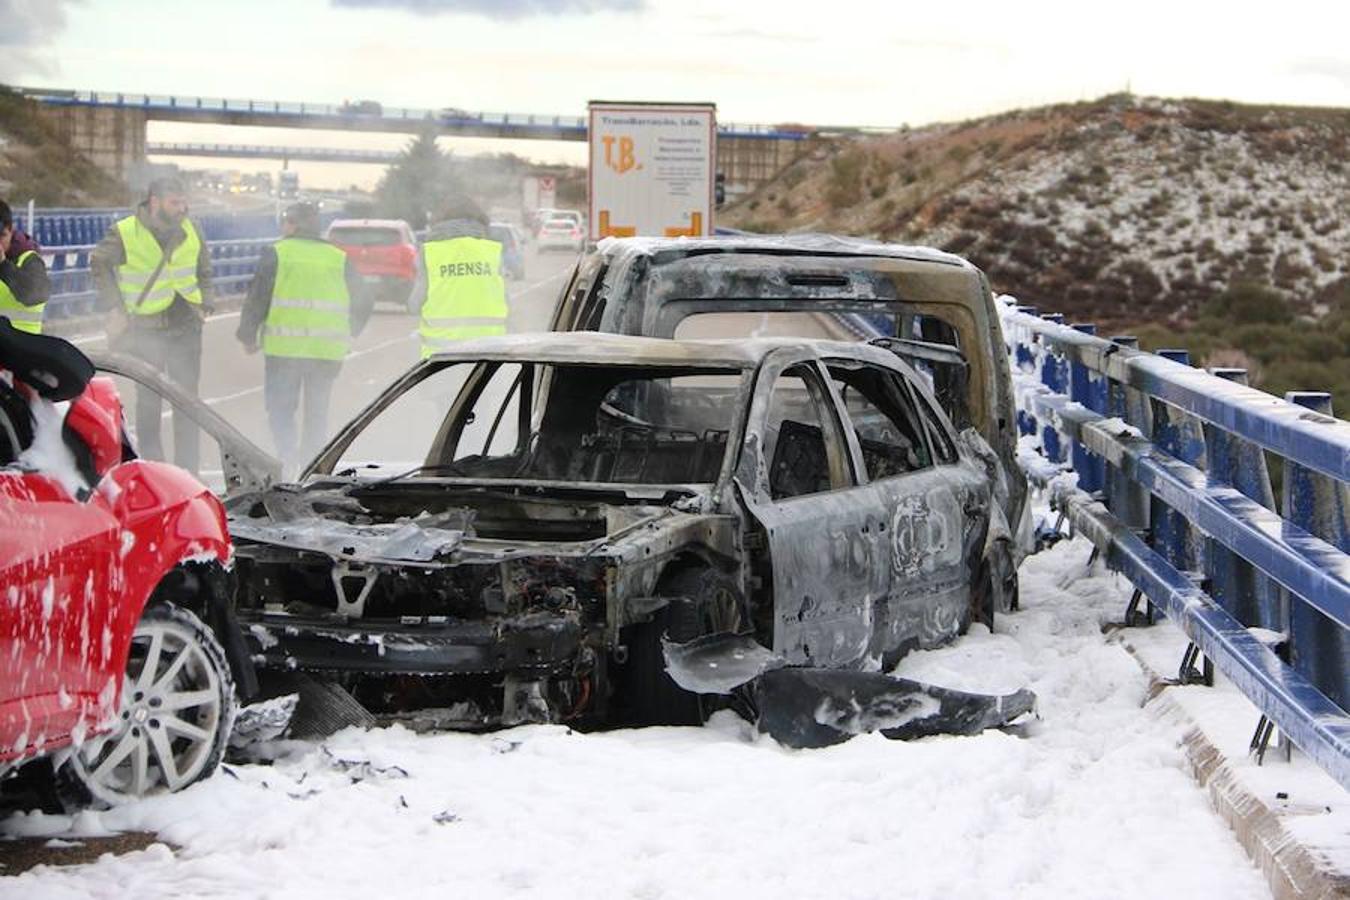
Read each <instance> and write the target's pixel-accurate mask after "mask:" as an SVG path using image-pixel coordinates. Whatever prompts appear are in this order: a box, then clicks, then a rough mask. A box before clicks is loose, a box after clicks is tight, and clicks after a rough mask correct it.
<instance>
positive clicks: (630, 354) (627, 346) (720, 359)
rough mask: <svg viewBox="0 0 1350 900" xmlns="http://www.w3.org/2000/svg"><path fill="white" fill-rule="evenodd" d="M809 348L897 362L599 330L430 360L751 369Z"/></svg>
mask: <svg viewBox="0 0 1350 900" xmlns="http://www.w3.org/2000/svg"><path fill="white" fill-rule="evenodd" d="M784 347H803V348H810V349H812V350H814V352H815V353H816V354H817V355H822V356H836V355H847V356H859V357H860V358H864V359H867V358H875V359H882V360H891V361H894V359H895V356H894V355H893V354H891V353H889V352H887V351H885V350H880V349H878V348H875V347H869V346H868V345H866V344H859V343H857V342H852V341H826V340H813V339H810V338H794V337H776V338H775V337H765V338H726V339H721V340H697V341H695V340H678V341H677V340H671V339H668V338H650V337H636V336H633V335H625V334H609V333H605V332H595V331H569V332H542V333H539V334H520V335H506V336H502V337H488V338H477V339H474V340H468V341H464V342H463V343H462V344H461V345H460V346H458V347H456V348H455V349H454V350H446V351H443V352H441V353H437V354H435V355H433V356H432V357H430V359H431V360H440V361H446V362H468V361H474V360H494V359H503V360H514V361H520V360H522V359H528V360H532V361H536V362H552V363H576V364H597V365H622V366H645V365H652V366H685V365H688V366H698V367H709V368H713V367H718V368H736V369H748V368H753V367H755V366H758V365H759V363H760V362H761V361H762V360H763V359H764V357H766V356H768V355H769V354H770V353H772V352H774V351H775V350H779V349H781V348H784Z"/></svg>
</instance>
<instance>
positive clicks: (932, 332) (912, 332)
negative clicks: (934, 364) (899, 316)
mask: <svg viewBox="0 0 1350 900" xmlns="http://www.w3.org/2000/svg"><path fill="white" fill-rule="evenodd" d="M905 319H907V320H908V323H907V324H908V327H904V326H902V327H901V332H903V333H901V332H897V334H900V336H902V337H908V338H913V339H914V340H916V341H928V342H929V343H930V344H950V345H952V346H953V347H956V348H957V349H960V348H961V333H960V332H959V331H957V330H956V328H955V327H954V326H953V325H952V324H951V323H950V322H948V321H946V320H945V319H940V318H938V317H937V316H928V315H922V314H914V315H907V316H905Z"/></svg>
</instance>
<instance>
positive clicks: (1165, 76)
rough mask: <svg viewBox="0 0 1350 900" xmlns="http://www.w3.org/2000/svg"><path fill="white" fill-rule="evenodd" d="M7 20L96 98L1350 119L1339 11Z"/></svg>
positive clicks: (668, 6)
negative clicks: (1312, 111)
mask: <svg viewBox="0 0 1350 900" xmlns="http://www.w3.org/2000/svg"><path fill="white" fill-rule="evenodd" d="M1099 9H1102V10H1106V9H1109V10H1111V12H1109V13H1108V12H1105V11H1102V12H1099V11H1098V10H1099ZM0 12H3V18H2V19H0V23H3V24H0V51H3V57H0V81H5V82H8V83H14V84H31V85H43V86H54V87H70V88H80V89H98V90H113V91H117V90H121V91H127V92H149V93H161V94H162V93H176V94H182V95H205V96H223V97H231V98H234V97H239V98H246V97H253V98H261V99H269V100H272V99H277V100H307V101H314V102H341V101H343V100H348V99H350V100H355V99H373V100H378V101H380V102H382V103H384V104H385V105H387V106H419V107H442V106H456V107H462V108H466V109H471V110H487V111H510V112H541V113H555V114H575V115H580V114H582V113H583V112H584V110H585V104H586V101H587V100H588V99H626V100H628V99H632V100H639V99H640V100H700V101H701V100H708V101H714V102H716V103H717V105H718V116H719V118H720V119H721V120H723V121H734V122H764V123H775V122H804V123H810V124H840V125H845V124H849V125H882V126H896V125H899V124H901V123H908V124H910V125H919V124H924V123H928V122H934V121H942V120H952V119H960V118H965V117H969V116H973V115H980V114H984V113H991V112H997V111H1001V110H1006V109H1011V108H1015V107H1021V106H1030V105H1039V104H1043V103H1051V102H1058V101H1072V100H1080V99H1089V98H1093V97H1097V96H1100V95H1102V94H1106V93H1110V92H1113V91H1119V90H1123V89H1125V88H1126V87H1127V86H1128V87H1129V88H1130V89H1132V90H1133V91H1134V92H1135V93H1139V94H1151V95H1162V96H1204V97H1215V98H1225V99H1231V100H1238V101H1245V102H1270V103H1291V104H1308V105H1322V106H1350V42H1348V41H1350V39H1348V37H1347V36H1348V35H1350V3H1346V2H1332V0H1285V2H1282V3H1275V4H1271V3H1269V2H1265V3H1261V4H1256V3H1251V4H1243V3H1225V4H1218V3H1212V4H1211V3H1203V4H1202V3H1195V2H1186V0H1135V2H1132V3H1117V4H1109V5H1107V4H1093V3H1084V2H1082V0H1077V2H1067V0H1065V2H1036V0H1024V2H1021V3H1009V2H1007V0H1001V2H1000V0H965V2H962V3H924V4H921V5H920V4H908V3H905V2H903V0H892V2H879V0H878V2H870V0H835V2H814V3H806V2H789V0H737V2H726V0H231V2H228V3H225V2H210V0H191V2H182V0H180V2H177V3H170V2H151V0H0ZM180 136H182V133H179V132H167V133H162V134H152V139H154V138H159V139H172V138H178V137H180ZM183 139H204V140H205V139H210V140H234V138H233V137H231V136H230V135H229V134H228V133H227V134H225V135H223V136H221V135H219V134H216V133H214V132H213V133H211V134H209V135H207V136H203V135H202V134H201V133H196V132H193V133H186V137H184V138H183ZM250 139H252V138H250ZM270 142H272V143H288V142H290V143H294V142H296V141H295V140H293V139H292V138H288V137H287V136H286V135H280V136H278V137H277V138H276V139H275V140H272V141H270ZM305 142H309V141H308V140H306V141H305ZM344 143H348V144H351V143H353V142H344ZM398 143H399V141H397V140H395V141H394V144H395V145H397V144H398ZM484 146H486V145H484ZM540 149H541V150H543V148H542V147H541V148H540ZM578 149H579V148H578ZM542 155H545V156H547V155H552V151H550V152H545V153H543V154H542Z"/></svg>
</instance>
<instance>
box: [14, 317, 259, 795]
mask: <svg viewBox="0 0 1350 900" xmlns="http://www.w3.org/2000/svg"><path fill="white" fill-rule="evenodd" d="M231 556H232V547H231V544H230V538H229V533H228V531H227V530H226V525H225V515H224V511H223V509H222V507H221V504H220V502H219V501H218V500H217V499H216V497H215V495H214V494H212V493H211V492H210V491H208V490H207V489H206V488H205V487H203V486H202V484H201V483H200V482H198V481H197V480H196V479H195V478H193V477H192V476H191V475H189V474H188V473H186V472H184V471H182V470H180V469H177V468H175V467H173V466H171V465H167V464H165V463H159V462H151V461H148V460H141V459H137V458H135V454H134V452H133V451H132V450H131V447H130V444H129V442H128V441H127V440H126V437H125V434H124V432H123V429H122V409H121V403H120V401H119V399H118V396H117V391H116V388H115V387H114V385H113V382H112V381H111V379H109V378H106V377H94V376H93V367H92V365H91V364H90V363H89V361H88V360H87V359H86V358H85V357H84V356H83V354H81V353H80V352H79V351H78V350H76V349H75V348H74V347H72V346H71V345H70V344H67V343H66V342H64V341H61V340H59V339H57V338H51V337H42V336H36V335H22V334H20V333H19V332H17V331H15V330H13V329H12V328H10V327H9V323H8V321H7V320H5V319H3V318H0V780H3V778H4V777H5V776H6V775H8V774H12V773H13V772H14V771H15V770H17V769H18V767H19V766H20V765H21V764H23V763H26V762H28V761H30V760H33V759H35V758H39V757H49V758H50V759H51V761H52V763H53V764H54V765H55V767H56V769H57V782H58V787H60V788H63V789H64V790H62V791H60V793H61V794H62V796H63V798H64V799H66V800H68V801H75V802H81V803H87V802H91V801H92V802H95V803H99V804H102V805H110V804H115V803H117V802H119V801H122V800H125V799H128V798H132V797H139V796H144V795H146V794H151V793H157V792H161V791H166V790H168V791H173V790H178V789H180V788H183V787H185V786H187V785H189V784H192V783H193V782H195V781H197V780H199V779H202V778H205V777H207V776H209V775H210V774H212V772H214V771H215V769H216V767H217V765H218V763H219V762H220V759H221V756H222V754H223V752H224V749H225V744H226V741H227V739H228V737H229V732H230V726H231V722H232V719H233V716H234V710H235V694H234V677H233V674H232V668H231V660H230V659H227V654H226V652H225V650H224V649H223V648H222V644H221V641H220V640H219V639H218V638H217V633H221V634H227V633H228V629H227V628H226V627H225V625H226V623H227V619H228V613H227V611H226V606H225V601H226V599H227V597H228V583H229V582H228V574H227V573H228V567H229V566H230V564H231V561H232V560H231ZM208 623H210V624H208Z"/></svg>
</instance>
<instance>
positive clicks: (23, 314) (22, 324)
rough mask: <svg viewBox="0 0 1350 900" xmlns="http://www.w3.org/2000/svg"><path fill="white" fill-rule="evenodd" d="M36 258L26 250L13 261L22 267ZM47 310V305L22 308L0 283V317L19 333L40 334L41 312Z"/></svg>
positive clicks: (40, 304) (17, 300) (8, 290)
mask: <svg viewBox="0 0 1350 900" xmlns="http://www.w3.org/2000/svg"><path fill="white" fill-rule="evenodd" d="M32 256H36V254H35V253H34V252H33V251H32V250H26V251H24V252H23V253H21V254H20V255H19V258H18V259H16V260H15V261H14V264H15V265H16V266H19V267H22V266H23V264H24V263H26V262H27V261H28V259H29V257H32ZM46 308H47V304H45V303H39V304H38V305H37V306H24V305H23V304H22V303H20V302H19V298H18V297H16V296H14V292H13V291H11V290H10V289H9V285H7V284H5V283H4V282H3V281H0V316H6V317H8V318H9V324H11V325H13V326H14V327H15V328H17V329H18V330H19V331H26V332H28V333H29V334H42V311H43V310H44V309H46Z"/></svg>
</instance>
